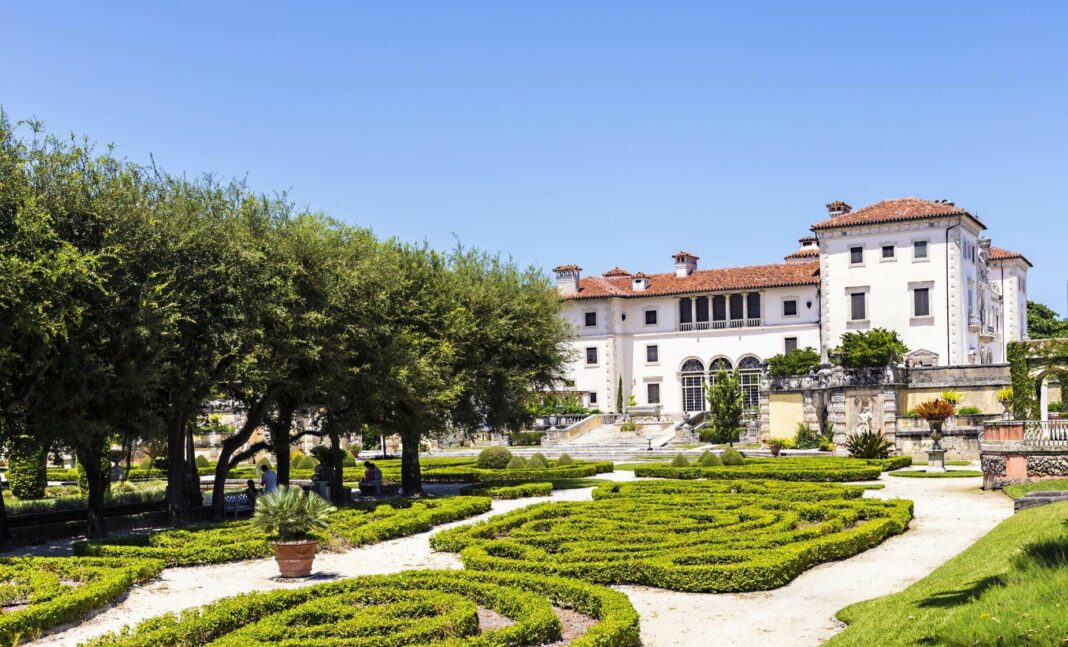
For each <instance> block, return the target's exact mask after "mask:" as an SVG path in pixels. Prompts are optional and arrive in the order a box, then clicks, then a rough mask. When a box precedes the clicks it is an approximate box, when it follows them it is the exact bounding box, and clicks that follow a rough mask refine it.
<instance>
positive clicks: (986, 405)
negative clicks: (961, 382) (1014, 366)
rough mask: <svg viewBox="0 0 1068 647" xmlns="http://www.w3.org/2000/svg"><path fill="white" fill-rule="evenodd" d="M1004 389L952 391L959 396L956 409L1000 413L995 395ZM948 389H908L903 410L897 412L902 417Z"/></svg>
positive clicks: (977, 388) (994, 387) (996, 387)
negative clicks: (965, 408)
mask: <svg viewBox="0 0 1068 647" xmlns="http://www.w3.org/2000/svg"><path fill="white" fill-rule="evenodd" d="M1002 388H1004V387H1000V386H975V387H961V388H956V389H952V390H953V391H956V392H957V393H960V394H961V401H960V404H958V405H957V406H958V407H979V411H980V412H981V413H1002V412H1003V411H1005V408H1004V407H1002V406H1001V403H1000V402H998V398H997V394H998V391H1000V390H1001V389H1002ZM945 390H948V389H909V390H908V393H907V394H906V395H905V402H904V403H902V404H903V405H904V409H901V410H899V411H898V413H899V414H900V415H904V414H905V412H906V411H908V410H910V409H914V408H915V407H916V405H918V404H919V403H921V402H926V401H927V400H934V399H935V398H938V397H939V396H941V395H942V391H945Z"/></svg>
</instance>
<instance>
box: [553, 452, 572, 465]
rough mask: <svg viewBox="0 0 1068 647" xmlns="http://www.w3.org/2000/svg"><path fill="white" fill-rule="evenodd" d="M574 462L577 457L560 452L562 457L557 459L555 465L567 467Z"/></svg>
mask: <svg viewBox="0 0 1068 647" xmlns="http://www.w3.org/2000/svg"><path fill="white" fill-rule="evenodd" d="M574 462H575V459H573V458H571V457H570V456H569V455H567V454H566V453H565V454H560V458H557V459H556V463H555V466H556V467H567V466H568V465H572V464H574Z"/></svg>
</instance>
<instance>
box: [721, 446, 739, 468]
mask: <svg viewBox="0 0 1068 647" xmlns="http://www.w3.org/2000/svg"><path fill="white" fill-rule="evenodd" d="M719 459H720V460H721V461H723V464H724V465H745V459H744V458H742V454H741V453H740V452H739V451H738V450H737V449H735V448H733V447H728V448H727V449H724V450H723V453H722V454H721V455H720V457H719Z"/></svg>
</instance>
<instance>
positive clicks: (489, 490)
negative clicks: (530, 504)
mask: <svg viewBox="0 0 1068 647" xmlns="http://www.w3.org/2000/svg"><path fill="white" fill-rule="evenodd" d="M466 487H469V488H471V489H470V491H469V492H465V494H472V495H475V496H488V497H490V498H491V499H522V498H525V497H531V496H549V495H551V494H552V493H553V484H552V483H520V484H519V485H479V486H470V485H469V486H466Z"/></svg>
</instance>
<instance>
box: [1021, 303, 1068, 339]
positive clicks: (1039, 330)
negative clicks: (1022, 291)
mask: <svg viewBox="0 0 1068 647" xmlns="http://www.w3.org/2000/svg"><path fill="white" fill-rule="evenodd" d="M1027 335H1028V336H1029V337H1030V338H1031V339H1055V338H1058V337H1068V319H1062V318H1061V317H1060V316H1058V314H1057V313H1056V312H1055V311H1054V310H1053V308H1050V307H1049V306H1046V305H1043V304H1041V303H1037V302H1035V301H1028V302H1027Z"/></svg>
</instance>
